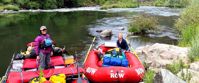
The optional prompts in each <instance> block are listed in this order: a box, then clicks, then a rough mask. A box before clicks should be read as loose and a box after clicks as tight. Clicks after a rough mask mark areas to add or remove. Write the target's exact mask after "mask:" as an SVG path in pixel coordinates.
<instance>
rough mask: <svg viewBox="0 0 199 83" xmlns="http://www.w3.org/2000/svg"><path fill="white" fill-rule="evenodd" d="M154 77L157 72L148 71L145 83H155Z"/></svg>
mask: <svg viewBox="0 0 199 83" xmlns="http://www.w3.org/2000/svg"><path fill="white" fill-rule="evenodd" d="M154 76H155V72H154V71H153V70H148V71H146V73H145V75H144V78H143V81H144V83H154V82H153V79H154Z"/></svg>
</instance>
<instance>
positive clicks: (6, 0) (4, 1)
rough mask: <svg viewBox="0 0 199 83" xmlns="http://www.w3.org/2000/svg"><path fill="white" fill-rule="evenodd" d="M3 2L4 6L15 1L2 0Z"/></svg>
mask: <svg viewBox="0 0 199 83" xmlns="http://www.w3.org/2000/svg"><path fill="white" fill-rule="evenodd" d="M1 2H2V3H4V4H11V3H12V2H13V0H1Z"/></svg>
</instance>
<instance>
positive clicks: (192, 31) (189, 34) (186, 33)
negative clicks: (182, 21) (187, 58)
mask: <svg viewBox="0 0 199 83" xmlns="http://www.w3.org/2000/svg"><path fill="white" fill-rule="evenodd" d="M197 28H199V27H197V25H189V26H187V27H186V28H185V29H182V30H181V31H180V32H181V35H180V38H181V39H180V41H179V44H178V45H179V46H183V47H184V46H192V45H191V41H192V40H193V38H194V37H195V35H196V34H198V33H199V30H198V29H197Z"/></svg>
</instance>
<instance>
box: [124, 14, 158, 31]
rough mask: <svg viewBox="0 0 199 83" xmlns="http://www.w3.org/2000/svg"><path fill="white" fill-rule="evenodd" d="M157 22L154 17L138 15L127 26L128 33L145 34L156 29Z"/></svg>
mask: <svg viewBox="0 0 199 83" xmlns="http://www.w3.org/2000/svg"><path fill="white" fill-rule="evenodd" d="M157 24H158V21H157V19H156V18H155V17H152V16H148V15H139V16H136V17H134V18H133V20H132V21H131V23H130V25H129V29H128V31H129V32H138V33H140V34H145V33H146V31H147V30H154V29H156V28H157V27H156V26H157Z"/></svg>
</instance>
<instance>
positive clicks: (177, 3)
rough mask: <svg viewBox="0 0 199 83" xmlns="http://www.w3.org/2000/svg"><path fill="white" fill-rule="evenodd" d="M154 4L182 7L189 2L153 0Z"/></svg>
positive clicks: (185, 0)
mask: <svg viewBox="0 0 199 83" xmlns="http://www.w3.org/2000/svg"><path fill="white" fill-rule="evenodd" d="M154 4H155V5H156V6H166V7H174V8H182V7H186V6H187V5H188V4H189V0H155V2H154Z"/></svg>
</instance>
